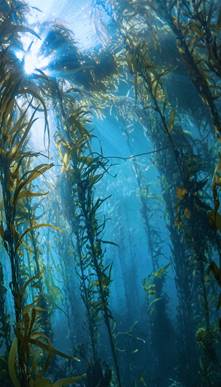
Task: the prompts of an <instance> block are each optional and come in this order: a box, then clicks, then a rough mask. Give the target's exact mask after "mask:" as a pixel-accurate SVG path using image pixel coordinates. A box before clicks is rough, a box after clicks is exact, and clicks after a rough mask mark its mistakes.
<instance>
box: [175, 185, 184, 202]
mask: <svg viewBox="0 0 221 387" xmlns="http://www.w3.org/2000/svg"><path fill="white" fill-rule="evenodd" d="M186 194H187V189H186V188H184V187H177V189H176V196H177V198H178V199H180V200H183V199H184V198H185V196H186Z"/></svg>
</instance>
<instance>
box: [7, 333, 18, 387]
mask: <svg viewBox="0 0 221 387" xmlns="http://www.w3.org/2000/svg"><path fill="white" fill-rule="evenodd" d="M17 346H18V344H17V339H16V338H15V339H14V340H13V342H12V345H11V348H10V351H9V355H8V372H9V376H10V379H11V381H12V383H13V385H14V387H21V385H20V382H19V380H18V376H17V373H16V356H17Z"/></svg>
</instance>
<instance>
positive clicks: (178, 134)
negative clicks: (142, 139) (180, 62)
mask: <svg viewBox="0 0 221 387" xmlns="http://www.w3.org/2000/svg"><path fill="white" fill-rule="evenodd" d="M151 3H153V2H151ZM111 4H112V6H113V13H114V17H113V18H114V22H115V27H116V26H117V28H118V30H119V35H120V38H121V39H122V38H123V41H124V42H125V43H126V44H125V48H126V52H127V54H126V55H127V58H128V65H129V69H130V72H131V74H133V75H134V83H135V90H136V97H137V101H138V102H141V109H140V107H139V105H138V106H137V108H138V110H139V113H138V116H139V117H142V116H143V123H144V126H146V134H147V136H148V137H149V138H151V140H152V143H153V144H154V145H155V147H156V149H157V148H160V149H164V150H163V151H162V152H161V151H159V152H157V153H156V161H157V166H158V169H159V171H160V173H161V176H162V190H163V192H164V199H165V202H166V206H167V208H168V217H169V230H170V235H171V240H172V243H173V249H174V251H173V256H174V259H175V265H176V276H177V281H176V283H177V289H178V292H179V295H180V299H181V301H182V307H181V308H182V309H183V310H182V311H181V310H180V312H181V314H182V315H183V317H184V318H183V317H182V318H181V319H180V323H179V326H182V324H183V323H184V322H185V326H184V329H183V332H184V334H185V339H184V343H185V344H184V345H183V349H184V348H185V345H186V343H187V342H189V345H188V346H187V347H186V350H185V355H184V356H185V358H186V361H185V364H186V366H187V367H186V371H185V372H186V375H184V374H185V372H184V374H183V375H182V379H183V380H184V379H186V378H187V379H188V378H189V376H187V375H190V374H192V370H193V364H194V362H195V367H196V369H197V368H198V365H197V356H198V355H197V352H198V351H197V348H196V341H195V337H194V336H195V333H196V332H197V334H198V331H197V327H199V323H200V321H201V320H202V318H203V321H204V324H205V326H204V328H203V329H205V332H206V337H207V339H206V341H207V344H208V346H207V348H206V347H205V346H204V350H205V358H206V360H205V359H204V360H205V361H203V362H201V366H202V367H201V366H200V368H201V375H202V380H204V382H205V381H206V383H209V385H210V384H211V383H213V382H212V376H211V375H212V372H213V371H211V369H212V368H213V367H214V364H215V363H216V360H215V363H214V359H215V358H214V349H213V348H212V347H213V345H214V340H213V333H212V330H213V329H212V327H211V316H212V315H213V313H214V309H215V306H214V301H213V302H212V303H211V297H210V291H209V289H210V287H209V284H208V280H207V267H208V265H209V263H210V255H211V252H212V250H213V246H214V245H215V246H216V236H215V233H214V231H213V230H212V228H211V226H210V221H209V218H210V215H209V209H210V207H209V205H208V203H207V202H206V198H207V195H206V194H204V199H203V200H202V192H203V190H204V187H205V186H206V183H207V181H206V180H205V181H204V180H203V179H200V162H199V160H198V161H196V160H197V159H198V156H197V155H196V154H195V152H196V150H195V149H194V143H191V141H190V139H188V136H186V134H185V132H184V130H183V129H182V128H181V125H178V122H177V116H178V112H177V110H176V106H174V105H175V104H174V103H171V101H169V98H168V96H167V84H168V83H167V82H168V74H170V72H171V71H173V68H167V67H166V66H162V65H161V63H160V62H159V61H158V58H157V57H156V50H157V49H158V51H159V52H161V44H160V31H161V30H160V27H159V25H160V24H159V23H160V22H159V20H158V19H157V20H156V21H155V23H154V24H153V27H152V25H151V20H150V14H149V13H147V11H146V4H144V3H143V2H136V1H135V2H130V1H128V2H117V1H116V2H111ZM164 5H165V4H164ZM162 8H163V5H162ZM159 14H160V10H159ZM158 17H159V15H158V14H157V12H156V18H158ZM147 26H148V27H147ZM147 31H148V32H147ZM150 37H151V38H150ZM151 39H153V41H152V40H151ZM147 42H149V46H148V43H147ZM120 47H122V46H120ZM124 73H125V72H124ZM166 80H167V81H166ZM148 123H149V125H148ZM182 125H183V123H182ZM194 160H195V161H194ZM172 203H177V205H176V206H174V205H173V204H172ZM180 215H181V218H182V220H181V222H180ZM199 219H200V232H201V235H203V236H204V243H203V244H202V241H201V239H199V237H197V235H196V230H197V232H199ZM206 230H207V233H206V238H205V231H206ZM180 246H182V247H183V251H182V254H180ZM184 273H185V274H184ZM193 276H194V283H195V287H196V288H197V289H198V291H199V293H198V294H194V293H193V292H192V284H191V282H192V278H193ZM180 305H181V304H180ZM190 337H192V339H190ZM212 342H213V343H212ZM190 347H191V348H192V351H190ZM190 353H191V357H192V361H193V362H191V363H190V362H189V356H190ZM182 368H183V366H182ZM180 371H181V374H182V373H183V371H182V370H180ZM215 378H216V376H215Z"/></svg>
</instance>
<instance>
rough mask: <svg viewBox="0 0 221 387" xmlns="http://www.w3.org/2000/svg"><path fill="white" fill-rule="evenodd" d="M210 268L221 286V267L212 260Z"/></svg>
mask: <svg viewBox="0 0 221 387" xmlns="http://www.w3.org/2000/svg"><path fill="white" fill-rule="evenodd" d="M209 268H210V270H211V272H212V273H213V275H214V277H215V279H216V281H217V282H218V284H219V286H220V287H221V269H220V268H219V267H218V266H217V264H216V262H214V261H212V262H211V263H210V267H209Z"/></svg>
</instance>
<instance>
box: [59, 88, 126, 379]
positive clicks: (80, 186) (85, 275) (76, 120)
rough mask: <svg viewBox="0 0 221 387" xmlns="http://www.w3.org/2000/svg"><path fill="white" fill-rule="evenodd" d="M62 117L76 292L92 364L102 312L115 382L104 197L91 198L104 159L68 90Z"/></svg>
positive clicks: (104, 169) (104, 166)
mask: <svg viewBox="0 0 221 387" xmlns="http://www.w3.org/2000/svg"><path fill="white" fill-rule="evenodd" d="M62 108H63V119H62V122H61V127H60V130H59V132H58V139H57V144H58V149H59V152H60V155H61V158H62V160H63V173H64V175H65V180H66V182H65V183H66V184H65V185H66V188H65V189H66V190H68V191H67V192H68V198H69V203H67V206H68V208H69V209H70V211H69V217H68V218H69V219H68V220H69V222H70V224H71V226H72V230H73V236H74V239H75V246H76V258H77V265H78V272H79V277H80V281H81V295H82V299H83V301H84V304H85V307H86V312H87V321H88V327H89V334H90V340H91V347H92V357H93V361H94V366H95V367H96V364H97V362H98V354H97V338H96V337H97V329H98V328H97V325H98V319H99V316H100V314H102V315H103V318H104V322H105V326H106V329H107V333H108V336H109V341H110V347H111V353H112V358H113V363H114V367H115V372H116V378H117V383H118V385H119V386H121V380H120V371H119V366H118V359H117V354H116V347H115V342H114V334H113V328H112V314H111V311H110V308H109V291H110V289H109V288H110V283H111V265H107V266H105V261H104V252H105V250H104V248H103V245H104V243H110V242H106V241H104V240H103V238H102V235H103V231H104V227H105V223H106V222H105V220H104V221H99V209H100V207H101V206H102V203H103V202H104V200H105V199H101V198H99V197H98V198H96V191H95V187H96V185H97V184H98V182H99V181H100V180H101V179H102V177H103V176H104V174H105V173H107V170H108V166H107V161H106V160H105V159H104V158H103V156H102V154H97V153H95V152H93V151H92V150H91V139H92V135H91V134H90V132H89V131H88V129H87V128H86V121H87V119H86V117H87V115H86V112H85V111H84V109H83V108H82V107H81V106H80V105H79V104H78V103H77V102H75V100H74V98H73V96H70V95H68V93H63V95H62Z"/></svg>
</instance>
